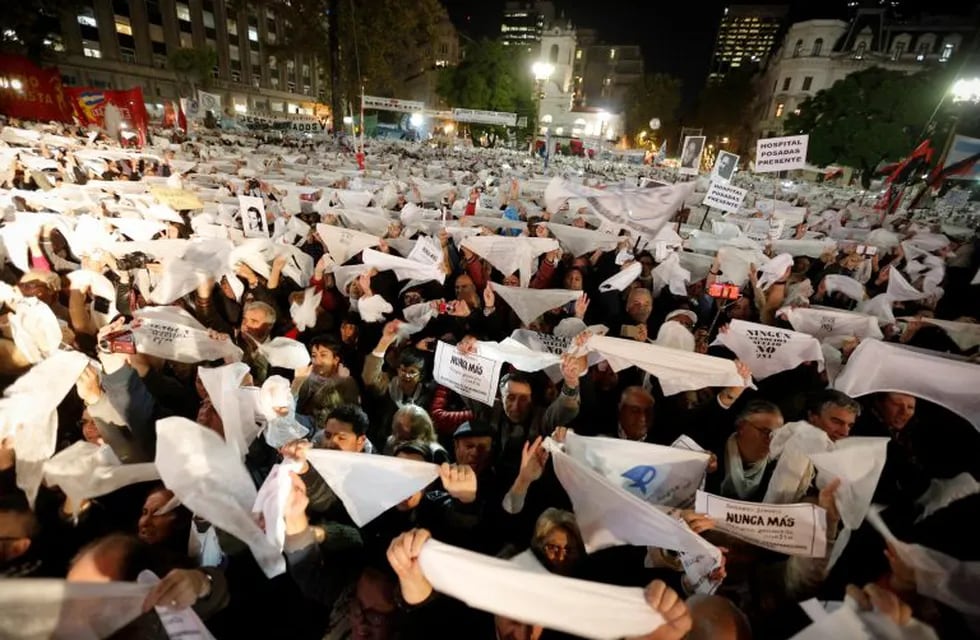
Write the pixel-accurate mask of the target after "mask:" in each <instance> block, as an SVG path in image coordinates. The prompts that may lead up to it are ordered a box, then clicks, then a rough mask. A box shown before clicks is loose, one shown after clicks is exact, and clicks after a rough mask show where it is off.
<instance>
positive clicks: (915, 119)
mask: <svg viewBox="0 0 980 640" xmlns="http://www.w3.org/2000/svg"><path fill="white" fill-rule="evenodd" d="M948 87H949V78H948V77H947V76H946V74H944V73H937V72H922V73H917V74H914V75H908V74H904V73H901V72H898V71H889V70H887V69H882V68H880V67H872V68H871V69H867V70H865V71H859V72H857V73H852V74H851V75H849V76H847V77H846V78H843V79H842V80H838V81H837V82H836V83H835V84H834V85H833V86H831V87H830V88H828V89H824V90H823V91H820V92H818V93H817V94H816V95H815V96H813V97H811V98H808V99H807V100H805V101H804V102H803V103H802V104H801V105H800V107H799V108H800V113H799V115H796V114H790V115H789V116H788V117H787V118H786V123H785V126H784V129H785V131H786V133H787V135H789V134H796V133H808V134H809V135H810V145H809V148H808V150H807V156H808V159H809V161H810V162H811V163H812V164H815V165H817V166H825V165H828V164H834V163H838V164H844V165H847V166H850V167H854V168H856V169H858V170H859V171H860V172H861V173H862V177H863V179H868V178H869V176H870V174H871V172H872V170H873V169H874V168H875V166H877V165H878V164H879V163H880V162H881V161H884V160H888V161H891V160H899V159H901V158H902V157H904V156H905V155H906V154H908V152H909V151H910V150H911V149H912V148H913V147H914V145H915V144H916V142H917V141H918V137H919V135H920V134H921V133H922V131H923V129H924V127H925V125H926V124H927V122H928V121H929V117H930V114H931V113H932V112H933V110H934V109H935V107H936V104H937V103H938V102H939V101H940V99H941V98H942V96H943V92H944V91H945V90H946V89H947V88H948Z"/></svg>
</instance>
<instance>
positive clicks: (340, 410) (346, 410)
mask: <svg viewBox="0 0 980 640" xmlns="http://www.w3.org/2000/svg"><path fill="white" fill-rule="evenodd" d="M327 420H328V421H330V420H336V421H338V422H343V423H345V424H349V425H350V428H351V430H352V431H353V432H354V433H355V434H356V435H359V436H363V435H365V434H366V433H367V431H368V427H370V426H371V421H370V420H368V417H367V414H366V413H364V409H362V408H360V407H359V406H358V405H356V404H342V405H340V406H339V407H334V408H333V409H331V410H330V413H329V414H328V415H327Z"/></svg>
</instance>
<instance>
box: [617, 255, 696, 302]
mask: <svg viewBox="0 0 980 640" xmlns="http://www.w3.org/2000/svg"><path fill="white" fill-rule="evenodd" d="M641 269H642V265H641ZM651 275H652V276H653V293H654V295H658V294H659V293H660V290H661V289H663V288H664V286H665V285H666V286H668V288H669V290H670V292H671V293H672V294H674V295H675V296H686V295H687V284H688V283H689V282H690V281H691V272H690V271H688V270H687V269H685V268H683V267H682V266H681V258H680V255H678V254H677V253H676V252H672V253H671V254H670V255H669V256H667V258H666V259H664V261H663V262H661V263H660V264H658V265H657V266H656V267H654V269H653V271H652V272H651ZM613 277H615V276H613ZM607 282H608V280H607ZM599 290H600V291H602V290H603V289H602V285H600V286H599ZM620 291H622V289H620Z"/></svg>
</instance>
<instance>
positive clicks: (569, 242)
mask: <svg viewBox="0 0 980 640" xmlns="http://www.w3.org/2000/svg"><path fill="white" fill-rule="evenodd" d="M547 225H548V231H550V232H551V233H552V234H554V236H555V237H556V238H558V242H560V243H561V245H562V246H563V247H564V248H565V249H566V250H567V251H568V252H569V253H571V254H572V255H573V256H575V257H576V258H578V257H579V256H584V255H585V254H587V253H592V252H593V251H596V250H599V251H612V250H613V249H615V248H616V246H617V245H618V244H619V240H620V239H619V238H618V237H617V236H614V235H612V234H610V233H604V232H602V231H592V230H591V229H580V228H579V227H572V226H569V225H564V224H555V223H554V222H549V223H547Z"/></svg>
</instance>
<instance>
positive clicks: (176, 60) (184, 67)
mask: <svg viewBox="0 0 980 640" xmlns="http://www.w3.org/2000/svg"><path fill="white" fill-rule="evenodd" d="M167 64H169V65H170V68H171V69H173V70H174V72H175V73H176V74H177V76H178V77H179V78H181V79H183V80H184V81H185V82H187V83H189V84H190V86H191V91H193V90H194V89H195V88H196V87H198V86H200V87H203V88H205V89H207V88H208V86H210V84H211V70H212V69H213V68H214V66H215V65H216V64H218V54H217V53H216V52H215V50H214V49H212V48H211V47H206V48H204V49H192V48H189V47H182V48H180V49H177V50H176V51H174V52H173V53H171V54H170V56H169V57H168V58H167Z"/></svg>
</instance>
